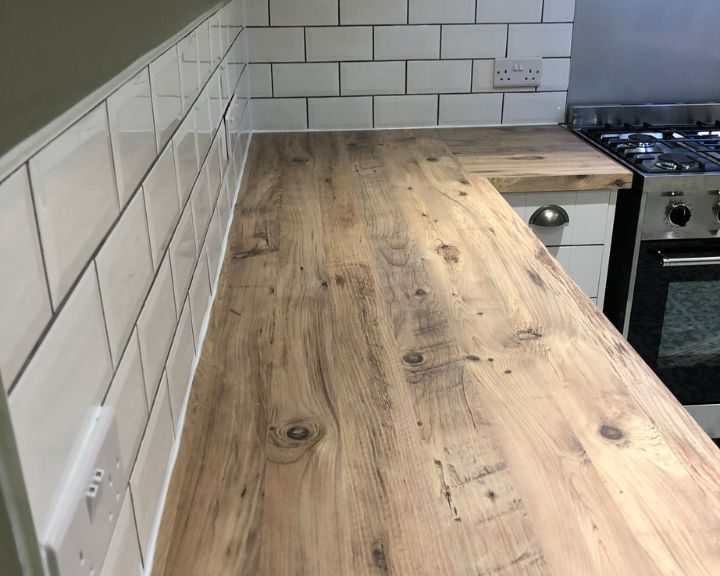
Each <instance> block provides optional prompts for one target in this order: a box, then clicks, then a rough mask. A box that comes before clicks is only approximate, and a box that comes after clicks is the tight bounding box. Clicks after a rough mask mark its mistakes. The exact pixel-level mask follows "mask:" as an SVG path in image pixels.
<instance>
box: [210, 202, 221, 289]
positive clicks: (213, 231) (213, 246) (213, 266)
mask: <svg viewBox="0 0 720 576" xmlns="http://www.w3.org/2000/svg"><path fill="white" fill-rule="evenodd" d="M220 220H221V216H220V201H219V200H218V205H217V206H216V207H215V211H214V212H213V215H212V218H210V226H208V233H207V239H206V241H205V244H206V247H205V251H206V252H207V260H208V274H209V276H210V289H211V290H212V292H213V293H215V287H216V283H217V275H218V269H219V266H220V253H221V252H222V243H223V239H224V237H225V235H224V234H223V230H222V229H221V228H220Z"/></svg>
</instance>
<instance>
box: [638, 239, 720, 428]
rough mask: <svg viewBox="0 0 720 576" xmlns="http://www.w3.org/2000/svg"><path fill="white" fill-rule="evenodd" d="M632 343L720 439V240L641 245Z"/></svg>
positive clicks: (692, 411)
mask: <svg viewBox="0 0 720 576" xmlns="http://www.w3.org/2000/svg"><path fill="white" fill-rule="evenodd" d="M628 341H629V342H630V344H632V346H633V347H634V348H635V350H637V351H638V353H639V354H640V356H642V357H643V359H644V360H645V362H647V363H648V364H649V365H650V367H651V368H652V369H653V370H654V371H655V373H656V374H657V375H658V376H659V377H660V379H661V380H662V381H663V382H664V383H665V385H666V386H667V387H668V389H669V390H670V391H671V392H672V393H673V394H674V395H675V397H676V398H677V399H678V400H679V401H680V402H681V403H682V404H683V405H685V406H686V407H687V409H688V411H689V412H690V413H691V414H692V415H693V416H694V417H695V418H696V420H698V422H699V423H700V425H701V426H702V427H703V428H704V429H705V430H706V431H707V432H708V433H709V434H710V435H711V436H713V437H714V438H718V437H720V239H712V240H665V241H651V242H642V243H641V244H640V252H639V255H638V263H637V275H636V281H635V293H634V296H633V303H632V310H631V313H630V326H629V330H628Z"/></svg>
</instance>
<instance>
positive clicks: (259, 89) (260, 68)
mask: <svg viewBox="0 0 720 576" xmlns="http://www.w3.org/2000/svg"><path fill="white" fill-rule="evenodd" d="M249 68H250V87H251V88H252V94H251V95H252V97H253V98H262V97H268V98H269V97H272V68H271V66H270V64H250V66H249Z"/></svg>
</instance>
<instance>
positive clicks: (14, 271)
mask: <svg viewBox="0 0 720 576" xmlns="http://www.w3.org/2000/svg"><path fill="white" fill-rule="evenodd" d="M0 262H2V267H3V274H2V276H0V326H5V327H6V328H5V329H3V330H0V376H2V381H3V384H4V385H5V388H6V389H7V388H9V387H10V385H11V384H12V383H13V380H15V377H16V376H17V374H18V372H19V370H20V368H21V367H22V365H23V363H24V362H25V360H26V358H27V357H28V354H29V353H30V351H31V350H32V348H33V346H34V345H35V342H36V341H37V339H38V337H39V336H40V334H41V333H42V331H43V328H45V326H46V324H47V323H48V321H49V320H50V316H51V315H52V311H51V310H50V297H49V295H48V290H47V284H46V281H45V270H44V268H43V262H42V255H41V253H40V241H39V239H38V232H37V227H36V225H35V214H34V212H33V205H32V197H31V192H30V181H29V179H28V174H27V169H26V167H25V166H23V167H22V168H20V169H19V170H17V171H16V172H15V173H13V174H12V175H11V176H10V177H9V178H7V179H6V180H5V181H4V182H2V183H1V184H0ZM9 326H12V329H8V328H7V327H9Z"/></svg>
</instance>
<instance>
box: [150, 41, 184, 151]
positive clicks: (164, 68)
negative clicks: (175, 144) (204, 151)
mask: <svg viewBox="0 0 720 576" xmlns="http://www.w3.org/2000/svg"><path fill="white" fill-rule="evenodd" d="M150 84H151V88H152V104H153V113H154V116H155V137H156V141H157V149H158V150H162V148H163V146H165V144H166V143H167V141H168V140H169V139H170V136H172V134H173V132H175V128H177V127H178V126H179V125H180V121H181V120H182V117H183V108H182V95H181V92H180V65H179V62H178V52H177V46H173V47H172V48H170V49H169V50H167V51H166V52H164V53H163V54H162V55H161V56H158V57H157V58H156V59H155V60H153V61H152V62H151V63H150Z"/></svg>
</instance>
